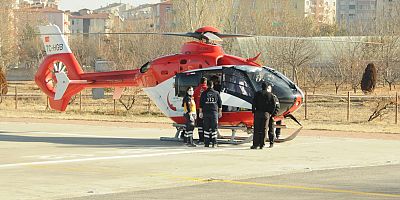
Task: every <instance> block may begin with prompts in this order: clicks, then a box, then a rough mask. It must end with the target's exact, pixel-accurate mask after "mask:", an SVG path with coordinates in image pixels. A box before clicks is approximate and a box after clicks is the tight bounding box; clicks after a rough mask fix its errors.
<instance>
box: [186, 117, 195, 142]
mask: <svg viewBox="0 0 400 200" xmlns="http://www.w3.org/2000/svg"><path fill="white" fill-rule="evenodd" d="M193 115H194V116H195V114H193ZM184 117H185V119H186V123H185V125H186V126H185V128H184V136H185V138H184V142H185V143H188V144H193V130H194V120H193V121H192V120H191V118H190V115H189V114H185V115H184ZM193 119H194V117H193Z"/></svg>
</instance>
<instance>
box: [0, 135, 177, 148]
mask: <svg viewBox="0 0 400 200" xmlns="http://www.w3.org/2000/svg"><path fill="white" fill-rule="evenodd" d="M12 134H15V135H12ZM17 134H26V133H24V132H4V131H0V142H26V143H36V142H37V143H53V144H61V145H67V146H64V147H66V148H78V147H79V148H81V147H89V148H170V147H182V146H183V143H181V142H174V141H160V139H157V138H149V139H146V138H110V137H108V138H107V137H101V138H100V137H99V138H96V137H43V136H27V135H17ZM30 134H31V132H30Z"/></svg>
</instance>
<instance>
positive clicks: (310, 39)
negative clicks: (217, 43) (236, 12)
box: [253, 35, 383, 45]
mask: <svg viewBox="0 0 400 200" xmlns="http://www.w3.org/2000/svg"><path fill="white" fill-rule="evenodd" d="M253 37H260V38H268V39H284V40H307V41H327V42H345V43H362V44H373V45H383V43H381V42H364V41H355V40H352V39H351V38H342V39H347V40H338V39H333V38H332V37H327V38H320V37H282V36H267V35H253Z"/></svg>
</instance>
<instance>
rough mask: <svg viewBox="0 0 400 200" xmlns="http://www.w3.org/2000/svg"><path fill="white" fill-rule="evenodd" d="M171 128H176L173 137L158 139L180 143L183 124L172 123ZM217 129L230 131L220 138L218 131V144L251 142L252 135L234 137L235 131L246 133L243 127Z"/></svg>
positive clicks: (220, 127) (246, 129)
mask: <svg viewBox="0 0 400 200" xmlns="http://www.w3.org/2000/svg"><path fill="white" fill-rule="evenodd" d="M172 126H174V127H175V128H176V133H175V136H174V137H160V140H161V141H173V142H182V141H183V139H182V138H181V135H182V132H183V129H184V127H185V125H184V124H176V123H174V124H173V125H172ZM218 129H229V130H232V135H231V136H222V135H221V134H220V132H219V131H218V139H217V143H218V144H235V145H237V144H244V143H248V142H251V141H253V135H252V134H251V135H250V136H249V137H239V136H236V131H237V130H243V131H247V132H248V128H247V127H245V126H219V127H218Z"/></svg>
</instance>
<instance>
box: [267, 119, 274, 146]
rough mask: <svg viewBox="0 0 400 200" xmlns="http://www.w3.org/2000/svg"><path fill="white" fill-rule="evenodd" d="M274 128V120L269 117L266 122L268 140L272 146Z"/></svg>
mask: <svg viewBox="0 0 400 200" xmlns="http://www.w3.org/2000/svg"><path fill="white" fill-rule="evenodd" d="M274 128H275V125H274V119H272V117H270V118H269V122H268V139H269V143H270V144H273V143H274V140H275V134H274Z"/></svg>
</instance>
